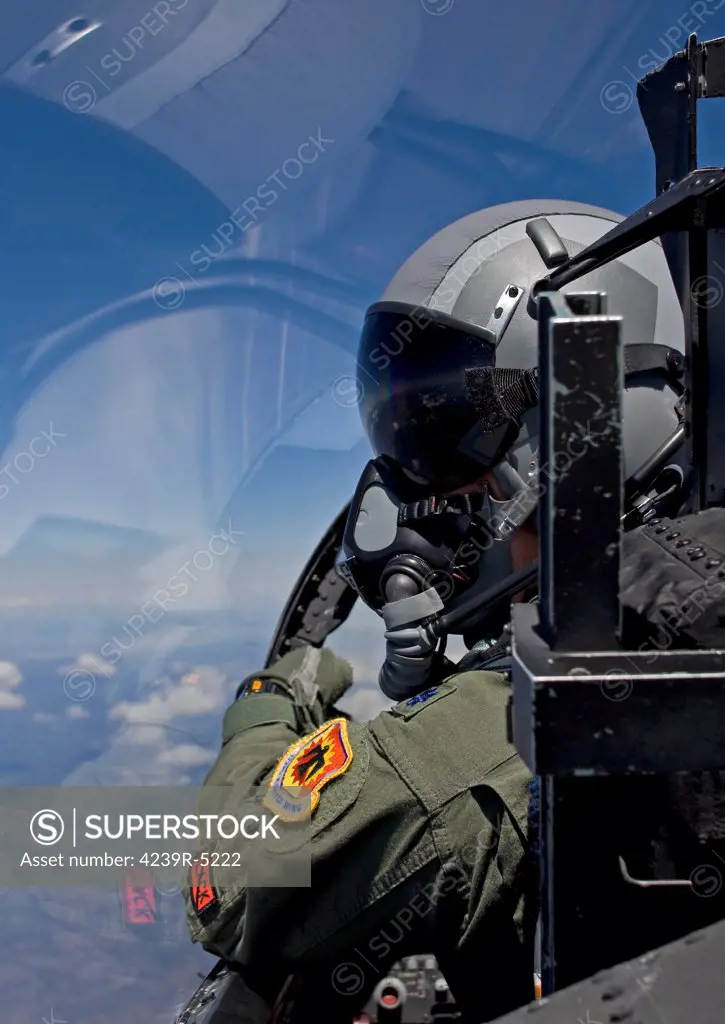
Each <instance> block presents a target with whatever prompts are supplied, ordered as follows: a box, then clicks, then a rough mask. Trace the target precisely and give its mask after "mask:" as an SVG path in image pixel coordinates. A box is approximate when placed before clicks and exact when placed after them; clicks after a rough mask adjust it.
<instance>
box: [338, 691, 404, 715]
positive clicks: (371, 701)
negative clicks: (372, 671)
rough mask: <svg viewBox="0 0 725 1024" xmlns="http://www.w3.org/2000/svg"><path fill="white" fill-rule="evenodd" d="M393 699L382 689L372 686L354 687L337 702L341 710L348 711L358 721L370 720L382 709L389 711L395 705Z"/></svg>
mask: <svg viewBox="0 0 725 1024" xmlns="http://www.w3.org/2000/svg"><path fill="white" fill-rule="evenodd" d="M393 703H394V702H393V701H392V700H388V699H387V697H385V696H384V695H383V693H382V691H381V690H379V689H377V687H376V688H375V689H373V688H372V687H371V686H366V687H361V688H360V689H358V688H356V687H353V689H352V690H350V692H349V693H347V694H346V695H345V697H344V698H343V699H342V700H340V701H338V702H337V706H338V707H339V708H340V710H341V711H347V713H348V714H350V715H352V717H353V718H354V719H355V721H356V722H369V721H370V719H371V718H375V717H376V716H377V715H379V714H380V712H381V711H387V709H388V708H391V707H392V706H393Z"/></svg>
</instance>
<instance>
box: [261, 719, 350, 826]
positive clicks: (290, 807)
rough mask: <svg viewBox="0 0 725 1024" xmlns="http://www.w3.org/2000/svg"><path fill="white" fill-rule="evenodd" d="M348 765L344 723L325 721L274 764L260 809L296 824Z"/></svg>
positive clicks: (348, 742) (346, 736)
mask: <svg viewBox="0 0 725 1024" xmlns="http://www.w3.org/2000/svg"><path fill="white" fill-rule="evenodd" d="M351 764H352V747H351V746H350V737H349V736H348V728H347V720H346V719H344V718H335V719H333V720H332V721H331V722H325V724H324V725H323V726H321V727H320V728H319V729H316V730H315V732H313V733H311V734H310V735H309V736H303V737H302V739H301V740H298V742H297V743H294V744H293V745H292V746H291V747H290V748H289V750H288V751H287V753H286V754H285V755H284V756H283V757H282V759H281V760H280V761H279V762H278V763H277V767H276V769H275V772H274V775H273V776H272V779H271V781H270V783H269V789H268V791H267V794H266V796H265V798H264V801H263V803H264V806H265V807H267V808H268V809H269V810H272V811H274V812H275V813H276V814H278V815H279V817H280V818H282V820H283V821H299V820H300V819H301V818H303V817H306V814H307V811H308V810H309V814H310V815H312V814H313V813H314V811H315V808H316V807H317V805H318V804H319V802H320V792H321V791H322V789H323V788H324V787H325V786H326V785H327V784H328V782H332V780H333V779H336V778H338V776H340V775H342V774H343V773H344V772H346V771H347V770H348V768H349V767H350V765H351Z"/></svg>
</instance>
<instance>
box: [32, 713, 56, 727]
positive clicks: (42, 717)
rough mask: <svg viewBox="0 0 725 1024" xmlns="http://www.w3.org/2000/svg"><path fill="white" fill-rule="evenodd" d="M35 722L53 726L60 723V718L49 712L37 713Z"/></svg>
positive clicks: (34, 717) (34, 716)
mask: <svg viewBox="0 0 725 1024" xmlns="http://www.w3.org/2000/svg"><path fill="white" fill-rule="evenodd" d="M33 721H34V722H40V723H41V724H43V725H52V724H53V723H54V722H57V721H58V716H57V715H51V714H48V712H47V711H36V712H35V714H34V715H33Z"/></svg>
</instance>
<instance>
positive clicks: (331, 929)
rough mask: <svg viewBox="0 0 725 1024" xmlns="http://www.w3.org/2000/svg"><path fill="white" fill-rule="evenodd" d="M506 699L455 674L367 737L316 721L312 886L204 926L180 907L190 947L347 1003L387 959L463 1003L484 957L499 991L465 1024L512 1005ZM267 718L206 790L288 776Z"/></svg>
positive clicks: (513, 833) (522, 832)
mask: <svg viewBox="0 0 725 1024" xmlns="http://www.w3.org/2000/svg"><path fill="white" fill-rule="evenodd" d="M508 692H509V691H508V685H507V683H506V682H505V680H504V679H503V677H501V676H498V675H495V674H493V673H482V672H471V673H465V674H462V675H460V676H458V677H455V678H454V679H452V680H450V681H448V682H446V683H443V684H441V685H440V686H439V687H436V688H433V689H431V690H429V691H426V693H424V694H421V695H420V696H419V697H417V698H413V699H412V700H411V701H407V702H403V703H402V704H400V705H396V707H394V708H393V709H391V711H390V712H384V713H383V714H382V715H380V716H378V718H377V719H375V720H374V721H373V722H371V723H368V724H366V725H361V724H357V723H354V722H348V721H346V720H345V719H333V720H331V721H330V722H328V723H324V724H323V725H322V727H321V728H318V730H317V733H319V734H320V735H321V736H322V739H323V741H324V749H325V750H327V751H328V752H329V751H332V753H335V751H337V753H338V754H339V753H340V749H342V754H341V755H340V756H338V758H337V761H336V762H335V765H334V771H330V774H329V778H323V781H322V784H321V785H320V786H319V788H318V789H317V791H316V796H317V800H316V802H315V801H314V800H313V811H312V817H311V822H310V825H311V843H310V847H311V856H312V868H311V881H312V884H311V886H310V887H309V888H298V889H293V888H284V889H282V888H276V889H272V888H270V889H257V888H248V889H244V890H242V891H240V892H238V893H236V894H234V896H233V898H232V899H231V900H229V901H227V902H226V903H225V902H224V901H223V900H222V902H221V904H220V906H219V908H218V913H217V915H216V916H215V917H214V918H213V919H212V920H209V919H208V917H207V918H205V920H203V921H202V920H200V919H199V918H198V917H197V916H196V915H195V913H194V909H193V907H192V906H191V905H190V904H189V905H188V920H189V927H190V931H191V934H192V938H193V939H194V940H195V941H197V942H201V943H202V944H203V945H204V947H205V948H206V949H208V950H210V951H211V952H214V953H216V954H218V955H220V956H222V957H223V958H225V959H227V960H232V961H237V962H239V963H241V964H242V965H244V966H245V967H247V968H248V969H249V970H250V971H252V972H254V971H255V970H257V969H259V970H261V971H263V970H264V969H265V966H266V964H268V962H269V961H270V960H274V962H275V964H276V965H277V966H278V968H279V969H280V970H281V972H282V973H285V972H288V973H295V972H300V971H302V972H305V971H314V972H315V973H316V974H317V975H318V976H319V977H323V978H325V979H326V983H327V984H328V985H329V986H330V987H331V989H333V990H334V991H335V993H336V994H337V995H338V996H349V997H350V998H351V999H352V1000H354V999H355V998H359V995H360V993H361V992H363V991H364V992H366V993H369V992H370V991H371V990H372V988H374V986H375V984H376V983H377V982H378V981H379V980H380V979H381V978H383V977H384V976H385V974H386V972H387V970H388V969H389V968H390V966H391V965H392V963H393V962H395V961H396V960H398V959H400V957H401V956H407V955H411V954H415V953H421V952H431V953H433V954H435V955H436V956H437V957H438V960H439V963H440V964H441V966H442V967H443V969H444V971H445V972H446V975H447V977H448V980H449V984H451V987H452V988H453V989H454V992H455V994H456V995H457V997H458V998H459V999H460V1000H461V1001H462V1002H463V1003H465V1002H466V1001H467V1000H468V998H469V993H468V991H467V986H469V985H470V983H471V981H474V982H475V984H476V987H477V989H480V986H479V981H480V969H481V962H482V961H481V957H483V958H484V959H486V958H488V959H489V960H490V962H491V963H492V966H493V968H494V970H495V971H500V970H504V971H505V972H507V976H508V979H509V980H508V981H505V982H504V981H503V980H502V976H501V975H498V976H496V975H494V978H495V982H494V984H495V991H494V992H493V993H492V995H491V999H490V1000H489V1002H488V1004H487V1007H488V1008H487V1009H486V1010H484V1011H482V1007H481V1001H480V998H479V999H478V1004H477V1012H478V1013H479V1019H481V1020H483V1019H492V1018H493V1017H495V1016H498V1015H500V1014H501V1013H503V1012H505V1011H506V1010H507V1009H511V1008H513V1007H515V1006H517V1005H520V1003H522V1002H525V1001H526V1000H527V999H528V998H530V997H531V991H532V989H531V986H532V983H533V962H532V961H533V957H532V953H531V950H530V949H529V938H531V941H532V942H533V934H531V935H529V931H530V932H531V933H533V929H527V926H526V913H525V909H524V907H523V902H524V895H525V890H526V887H527V884H528V882H527V879H528V876H527V868H526V861H527V856H528V855H527V827H528V825H527V820H528V819H527V815H528V803H529V781H530V776H529V773H528V772H527V770H526V769H525V767H524V766H523V764H522V763H521V761H520V760H519V758H518V755H517V754H516V752H515V750H514V749H513V747H511V745H510V744H509V743H508V740H507V732H506V703H507V697H508ZM259 699H260V700H261V699H262V698H259ZM275 700H278V701H283V700H284V698H275ZM269 707H270V715H271V713H272V707H273V706H272V704H271V703H270V704H269ZM277 707H278V711H277V714H278V715H279V716H280V717H279V720H277V721H266V722H261V721H260V722H258V723H256V724H254V725H252V726H250V727H248V728H239V729H238V730H237V731H235V732H234V734H233V735H229V736H228V738H227V740H226V742H225V744H224V746H223V748H222V751H221V754H220V756H219V759H218V761H217V763H216V764H215V766H214V768H213V769H212V771H211V773H210V775H209V776H208V779H207V783H208V784H210V785H217V786H218V785H230V784H235V785H237V784H243V785H248V786H256V785H259V784H262V785H264V786H266V787H269V786H270V783H272V782H274V780H275V777H278V776H279V771H280V766H281V767H284V764H285V763H287V762H290V758H292V761H291V762H290V763H294V759H295V758H296V757H298V754H299V752H300V751H302V746H303V745H300V741H299V740H298V737H297V734H296V732H295V729H294V727H293V725H292V723H291V721H290V720H289V719H286V718H284V711H283V709H282V706H281V705H277ZM338 741H339V743H338ZM305 742H307V739H305ZM335 744H338V746H337V747H336V746H335ZM295 751H297V752H298V753H295ZM325 756H329V757H332V754H330V753H328V754H326V755H325ZM326 770H327V769H326V766H325V764H324V763H323V765H322V774H321V776H320V777H321V778H322V777H323V776H324V773H325V771H326ZM528 880H529V881H530V879H528ZM187 898H188V893H187ZM320 972H322V973H320ZM478 994H479V996H480V992H479V993H478Z"/></svg>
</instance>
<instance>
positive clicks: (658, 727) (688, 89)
mask: <svg viewBox="0 0 725 1024" xmlns="http://www.w3.org/2000/svg"><path fill="white" fill-rule="evenodd" d="M711 96H725V39H717V40H712V41H710V42H706V43H702V44H701V43H698V42H697V39H696V37H695V36H692V37H691V38H690V40H689V42H688V46H687V49H686V50H685V51H683V52H681V53H679V54H676V55H675V56H674V57H672V58H671V59H670V60H669V61H668V62H667V63H666V64H665V65H664V66H663V67H662V68H660V69H659V70H657V71H656V72H653V73H652V74H650V75H649V76H647V77H646V78H645V79H643V81H642V83H640V87H639V90H638V99H639V104H640V109H641V112H642V116H643V117H644V120H645V123H646V125H647V129H648V132H649V136H650V140H651V142H652V145H653V148H654V150H655V160H656V168H657V189H658V195H657V197H656V198H655V199H654V200H653V201H652V202H651V203H649V204H648V205H647V206H645V207H643V208H642V209H641V210H639V211H638V212H636V213H635V214H633V215H632V216H631V217H630V218H628V219H627V220H625V221H624V222H622V223H621V224H619V225H618V226H617V227H615V228H614V229H613V230H612V231H610V232H609V233H608V234H607V235H605V236H604V237H603V238H602V239H600V240H599V241H598V242H596V243H595V244H594V245H591V246H589V247H588V248H587V249H585V250H584V251H583V252H580V253H579V254H578V255H577V256H575V257H574V258H572V259H571V260H570V261H569V262H568V263H566V264H564V265H563V266H561V267H559V268H557V269H556V270H554V271H553V272H552V273H551V274H550V275H549V276H548V277H547V278H546V279H545V280H543V281H541V282H540V283H539V286H538V288H537V290H536V296H537V299H536V301H537V303H538V314H539V329H540V376H541V386H542V396H541V402H540V417H541V450H540V458H541V464H542V466H546V467H552V468H551V470H550V472H549V480H550V485H549V486H548V489H547V493H546V495H545V497H544V499H543V500H542V501H541V503H540V528H541V545H542V551H541V564H540V595H541V597H540V604H539V605H538V606H536V605H519V606H515V607H514V616H513V622H512V630H513V643H512V648H513V663H514V667H513V685H514V697H513V734H514V740H515V743H516V746H517V748H518V750H519V751H520V753H521V755H522V757H523V758H524V760H525V761H526V762H527V764H528V765H529V767H530V768H531V769H532V771H533V772H534V773H536V774H537V775H538V776H540V779H541V787H540V788H541V828H542V837H541V838H542V843H541V847H542V863H541V867H542V872H541V909H542V982H543V987H544V992H545V993H550V992H552V991H554V990H555V989H559V988H562V987H565V986H567V985H570V984H573V983H574V982H576V981H579V980H580V979H582V978H584V977H587V976H589V975H591V974H592V973H594V972H595V971H597V970H600V969H601V968H604V967H608V966H611V965H613V964H615V963H618V962H620V961H621V960H623V959H624V958H625V957H626V956H633V955H636V954H638V953H642V952H645V951H646V950H648V949H652V948H655V947H656V946H658V945H661V943H662V941H663V939H665V938H671V939H674V938H677V937H678V935H683V934H686V933H687V932H688V931H691V930H692V928H694V927H698V926H701V925H703V924H705V923H708V921H709V920H712V919H713V915H714V916H715V918H716V917H720V916H723V915H725V908H723V906H722V905H719V906H717V907H716V906H714V905H713V903H712V902H711V901H702V900H700V901H699V902H698V900H697V898H696V897H694V896H693V893H692V887H691V885H690V883H689V881H688V878H687V875H686V876H685V878H684V879H681V880H679V882H678V880H676V879H675V880H674V882H675V884H674V885H673V880H672V879H669V881H668V884H666V885H654V886H651V887H648V888H647V889H643V888H642V887H641V886H639V887H638V886H636V885H633V884H632V881H631V880H628V877H627V876H628V875H629V872H630V871H632V874H634V875H637V874H639V875H640V877H641V874H642V871H644V872H645V873H646V872H647V871H648V870H649V867H648V865H649V864H650V861H651V856H650V855H651V846H652V841H653V834H652V832H653V830H655V829H656V826H657V824H658V823H661V822H662V821H663V820H665V819H666V818H667V816H668V806H667V801H668V796H667V778H668V776H669V775H671V774H672V773H675V772H682V771H690V772H698V771H708V770H715V769H723V768H725V671H724V670H723V658H724V657H725V651H724V650H707V651H704V650H698V651H671V650H668V651H662V652H647V653H646V654H645V653H642V652H640V651H634V650H628V649H627V637H626V636H624V635H623V633H622V613H621V607H620V602H619V581H618V577H619V552H620V544H621V532H622V525H621V524H622V513H623V511H624V508H623V506H624V489H623V480H622V411H621V406H622V386H621V385H622V368H621V362H622V345H621V323H620V321H619V319H618V318H616V317H608V316H606V311H605V302H606V299H605V297H604V296H602V295H579V296H572V295H568V296H566V297H564V296H563V295H560V294H558V290H559V289H560V288H561V287H562V286H564V285H566V284H569V283H571V282H572V281H575V280H576V279H578V278H579V277H581V276H582V275H583V274H585V273H588V272H590V271H592V270H595V269H597V268H599V267H601V266H603V265H604V264H606V263H608V262H610V261H611V260H613V259H616V258H617V257H619V256H622V255H624V254H625V253H627V252H629V251H631V250H632V249H634V248H637V247H638V246H640V245H642V244H644V243H645V242H647V241H650V240H652V239H654V238H657V237H660V236H664V237H663V244H664V246H665V253H666V255H667V259H668V263H669V265H670V269H671V271H672V275H673V279H674V281H675V285H676V287H677V290H678V294H679V297H680V302H681V304H682V309H683V315H684V319H685V329H686V368H687V377H688V381H687V390H686V393H685V443H686V445H687V449H688V455H689V461H690V464H691V466H692V467H693V470H694V472H693V478H692V481H691V489H690V493H689V499H688V507H689V508H690V509H691V510H692V511H698V510H701V509H705V508H708V507H710V506H722V505H725V444H724V443H723V442H725V406H724V405H723V404H722V401H721V400H720V404H718V401H717V397H716V394H715V386H714V385H715V383H716V382H717V381H718V380H720V381H721V380H723V379H725V303H723V302H722V301H721V299H722V298H723V295H724V294H725V234H723V231H724V230H725V169H722V168H712V169H708V168H706V169H698V168H697V166H696V164H697V100H698V99H702V98H706V97H711ZM592 418H595V419H596V420H597V421H598V422H599V423H600V424H601V423H604V424H605V429H604V430H603V432H602V433H599V434H598V437H597V442H596V447H592V448H590V449H589V451H588V453H587V456H586V458H579V459H578V458H576V457H574V458H572V449H573V446H574V442H575V439H576V438H578V437H580V435H581V427H580V425H581V424H582V423H586V422H587V421H589V422H591V420H592ZM561 465H566V471H565V472H558V471H557V469H556V467H557V466H561ZM592 481H596V483H597V487H596V492H595V490H594V489H593V487H592ZM723 646H724V647H725V637H724V644H723ZM622 698H626V699H622ZM627 776H629V777H627ZM669 810H671V809H669ZM644 851H647V855H645V852H644ZM670 855H671V859H670V867H672V866H673V865H676V866H678V867H679V869H680V870H685V871H686V872H687V873H688V874H689V871H688V868H689V867H690V866H691V867H692V868H693V869H694V868H695V867H696V866H697V863H698V861H697V859H696V858H697V852H696V851H694V850H692V849H689V848H687V842H686V841H684V840H683V841H682V842H681V844H680V845H679V846H678V847H677V848H675V849H672V850H671V851H670ZM700 856H701V855H700ZM693 857H694V858H695V860H694V863H693V859H692V858H693ZM700 863H702V861H701V860H700ZM633 864H634V865H639V866H640V868H641V869H642V870H640V871H639V872H638V871H636V870H634V869H633V868H632V865H633ZM653 881H656V882H662V881H664V879H654V880H653Z"/></svg>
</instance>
